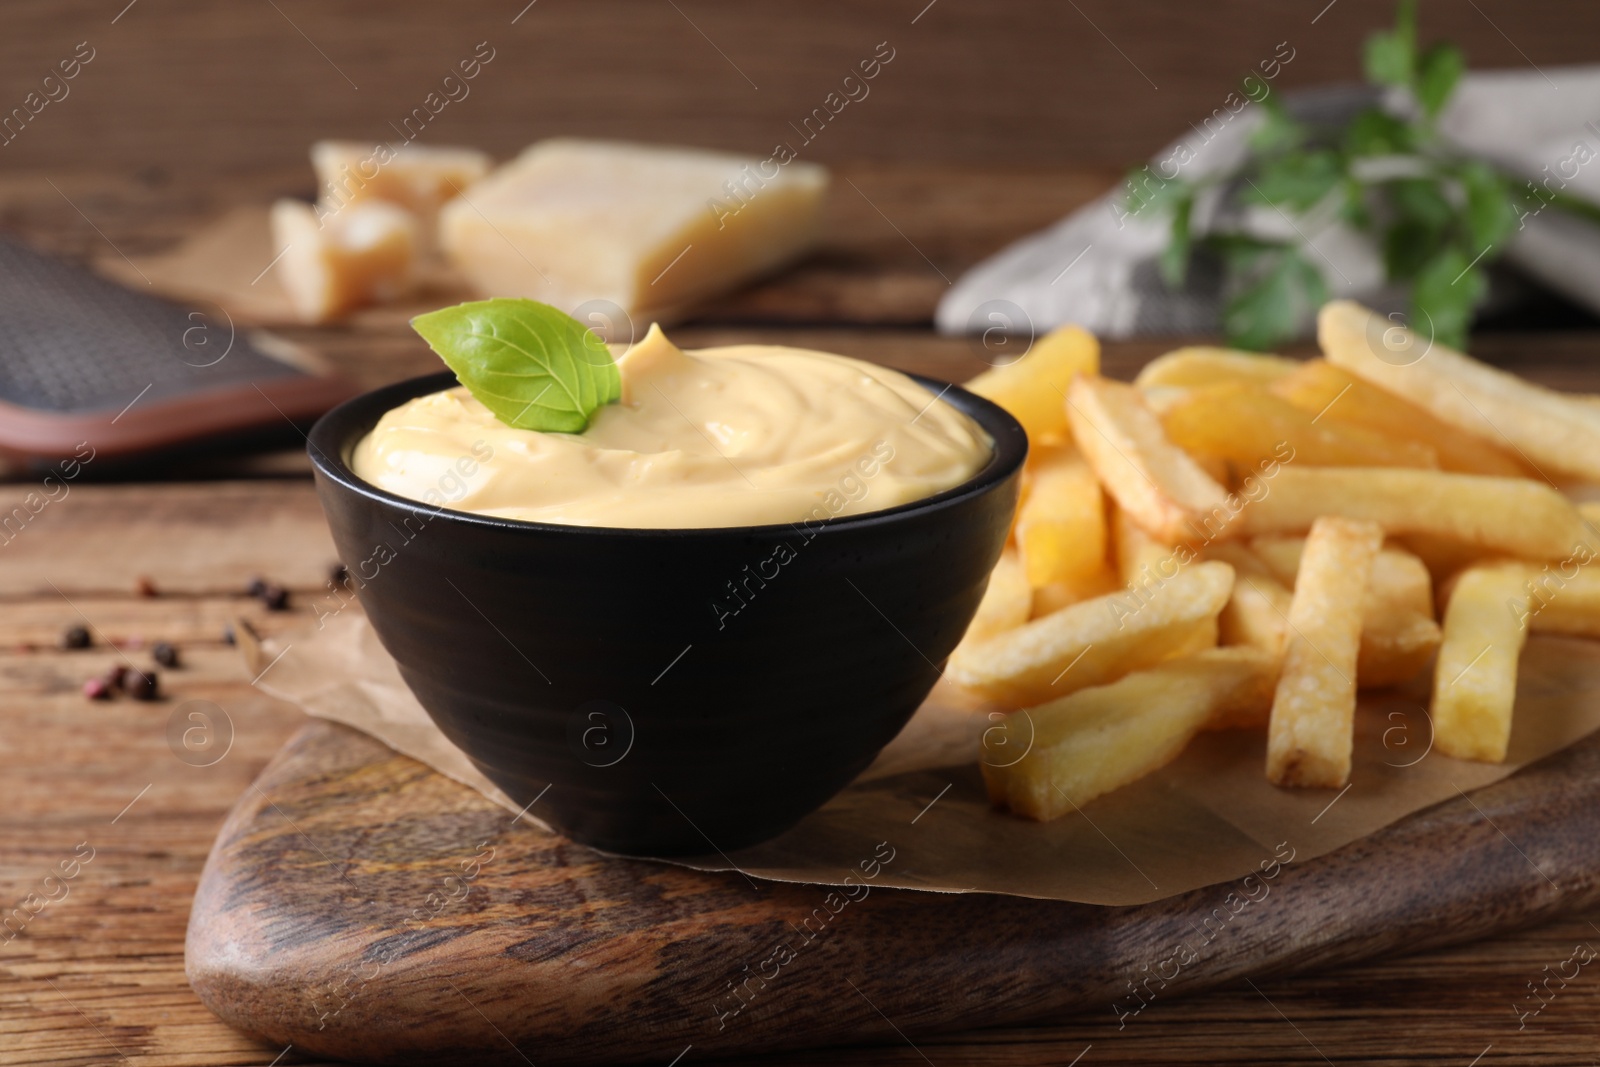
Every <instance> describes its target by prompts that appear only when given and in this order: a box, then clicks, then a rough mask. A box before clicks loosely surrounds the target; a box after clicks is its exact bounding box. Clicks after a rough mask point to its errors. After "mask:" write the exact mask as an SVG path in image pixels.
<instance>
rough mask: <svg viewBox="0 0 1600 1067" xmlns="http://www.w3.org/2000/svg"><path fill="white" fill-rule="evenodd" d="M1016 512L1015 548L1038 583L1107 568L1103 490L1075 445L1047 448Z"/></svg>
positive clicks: (1075, 578) (1079, 579)
mask: <svg viewBox="0 0 1600 1067" xmlns="http://www.w3.org/2000/svg"><path fill="white" fill-rule="evenodd" d="M1032 481H1033V484H1032V487H1031V488H1030V489H1029V492H1028V499H1027V502H1026V503H1024V504H1023V505H1022V508H1021V510H1020V511H1019V512H1018V513H1017V528H1016V536H1017V551H1018V553H1019V554H1020V555H1021V557H1022V565H1023V568H1024V569H1025V570H1026V572H1027V575H1028V584H1030V585H1032V586H1033V587H1034V588H1038V587H1040V586H1044V585H1049V584H1050V583H1052V582H1066V583H1072V584H1081V583H1083V582H1084V581H1085V580H1086V579H1088V578H1089V577H1091V576H1093V575H1096V574H1099V573H1100V572H1102V571H1104V570H1105V569H1106V513H1105V495H1104V494H1103V493H1102V492H1101V491H1100V483H1099V482H1098V481H1097V480H1096V479H1095V476H1094V471H1093V470H1091V469H1090V467H1089V464H1088V463H1087V462H1085V461H1084V459H1083V457H1082V456H1081V455H1079V453H1078V450H1077V449H1075V448H1073V447H1072V446H1071V445H1063V446H1060V447H1058V448H1052V449H1048V450H1047V454H1046V455H1044V456H1043V457H1042V458H1041V459H1040V460H1039V462H1038V464H1037V465H1036V466H1035V467H1034V469H1033V479H1032Z"/></svg>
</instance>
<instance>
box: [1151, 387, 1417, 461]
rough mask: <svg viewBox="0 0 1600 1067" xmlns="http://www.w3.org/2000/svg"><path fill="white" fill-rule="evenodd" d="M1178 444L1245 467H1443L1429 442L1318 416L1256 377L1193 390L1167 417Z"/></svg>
mask: <svg viewBox="0 0 1600 1067" xmlns="http://www.w3.org/2000/svg"><path fill="white" fill-rule="evenodd" d="M1161 425H1162V428H1163V429H1165V430H1166V432H1167V437H1168V438H1170V439H1171V441H1172V443H1173V444H1175V445H1177V446H1178V447H1179V448H1182V449H1184V450H1185V451H1187V452H1190V453H1192V454H1194V455H1195V456H1215V457H1218V458H1221V459H1224V460H1227V461H1228V462H1229V463H1232V464H1234V465H1236V466H1238V467H1241V468H1244V469H1246V470H1254V469H1256V468H1258V467H1260V466H1261V464H1263V463H1266V462H1269V461H1271V460H1274V459H1276V460H1280V461H1282V460H1286V459H1288V458H1289V457H1290V456H1293V457H1294V462H1296V463H1305V464H1310V465H1312V466H1317V467H1424V468H1436V467H1438V466H1439V456H1438V453H1436V452H1435V451H1434V450H1433V449H1432V448H1431V447H1430V446H1428V445H1423V444H1418V443H1417V442H1415V441H1407V440H1404V439H1402V438H1399V437H1395V436H1393V435H1391V434H1386V433H1383V432H1382V431H1379V430H1373V429H1369V428H1367V427H1365V426H1353V425H1350V424H1348V423H1339V422H1334V421H1332V420H1318V419H1317V418H1316V417H1315V415H1310V414H1307V413H1306V412H1304V411H1302V410H1301V409H1300V408H1297V407H1295V406H1294V405H1293V404H1291V403H1289V401H1287V400H1285V399H1283V398H1282V397H1281V396H1278V395H1277V394H1276V393H1273V392H1271V391H1269V390H1267V389H1266V388H1264V387H1262V386H1259V385H1254V384H1251V383H1249V382H1230V383H1227V384H1224V385H1213V386H1207V387H1206V388H1203V389H1191V390H1190V391H1189V395H1188V396H1186V397H1184V398H1183V399H1182V400H1181V401H1178V402H1177V403H1175V404H1173V405H1171V406H1170V407H1169V408H1168V409H1167V410H1166V412H1165V414H1163V415H1162V417H1161Z"/></svg>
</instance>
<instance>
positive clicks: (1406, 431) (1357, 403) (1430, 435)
mask: <svg viewBox="0 0 1600 1067" xmlns="http://www.w3.org/2000/svg"><path fill="white" fill-rule="evenodd" d="M1272 391H1273V392H1275V393H1277V394H1278V395H1279V396H1281V397H1283V398H1284V399H1285V400H1287V401H1289V403H1291V404H1293V405H1295V406H1296V407H1298V408H1300V409H1301V410H1302V411H1305V412H1307V413H1309V414H1311V415H1312V416H1314V417H1317V421H1319V422H1322V421H1333V422H1339V423H1345V424H1348V425H1351V426H1364V427H1366V428H1368V429H1370V430H1376V431H1379V432H1381V433H1384V434H1387V435H1389V436H1392V437H1398V438H1404V439H1406V440H1410V441H1414V442H1416V443H1417V444H1420V445H1426V446H1428V447H1430V448H1432V449H1433V450H1434V454H1435V455H1437V456H1438V457H1439V467H1440V468H1441V469H1443V470H1447V471H1458V472H1460V473H1462V474H1492V475H1495V476H1497V477H1501V478H1521V477H1526V476H1527V474H1528V470H1527V468H1526V467H1524V466H1523V464H1521V463H1519V462H1517V460H1516V459H1514V458H1512V456H1511V455H1510V454H1508V453H1506V452H1505V451H1503V450H1501V449H1499V448H1497V447H1495V446H1494V445H1492V444H1490V443H1489V442H1487V441H1485V440H1483V439H1482V438H1480V437H1475V436H1473V435H1472V434H1469V433H1465V432H1463V431H1461V430H1458V429H1456V428H1455V427H1454V426H1451V425H1450V424H1449V423H1446V422H1441V421H1440V420H1438V419H1436V418H1434V417H1433V416H1432V415H1430V414H1428V412H1426V411H1424V410H1423V409H1422V408H1419V407H1417V405H1415V404H1413V403H1411V402H1410V401H1408V400H1402V399H1401V398H1400V397H1398V396H1395V395H1394V394H1393V393H1387V392H1384V391H1383V390H1382V389H1380V388H1378V387H1377V386H1375V385H1373V384H1371V383H1370V382H1366V381H1363V380H1362V379H1360V378H1357V377H1356V376H1355V375H1353V374H1350V373H1349V372H1348V371H1344V370H1340V369H1339V368H1338V367H1335V366H1334V365H1333V364H1331V363H1329V362H1328V361H1327V360H1325V359H1313V360H1311V361H1310V362H1308V363H1306V364H1304V365H1303V366H1301V367H1300V368H1299V369H1298V370H1296V371H1295V372H1294V373H1293V374H1289V375H1286V376H1284V377H1282V378H1279V379H1278V380H1277V381H1275V382H1273V383H1272Z"/></svg>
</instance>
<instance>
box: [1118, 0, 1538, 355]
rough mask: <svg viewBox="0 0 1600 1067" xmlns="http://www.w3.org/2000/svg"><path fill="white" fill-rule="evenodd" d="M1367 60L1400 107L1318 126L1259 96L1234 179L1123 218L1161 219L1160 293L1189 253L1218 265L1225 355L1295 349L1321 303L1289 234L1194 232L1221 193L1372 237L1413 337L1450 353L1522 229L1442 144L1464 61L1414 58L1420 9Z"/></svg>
mask: <svg viewBox="0 0 1600 1067" xmlns="http://www.w3.org/2000/svg"><path fill="white" fill-rule="evenodd" d="M1364 58H1365V70H1366V78H1367V81H1368V82H1369V83H1371V84H1372V85H1374V86H1376V87H1379V88H1383V89H1394V90H1400V93H1399V94H1397V95H1398V96H1400V97H1401V98H1402V100H1403V101H1404V103H1403V104H1401V105H1400V106H1397V107H1395V108H1392V109H1390V108H1386V107H1383V106H1374V107H1369V108H1366V109H1364V110H1362V111H1361V112H1360V113H1359V114H1357V115H1356V116H1355V117H1354V118H1353V119H1351V121H1350V122H1348V123H1347V124H1345V125H1344V126H1343V127H1336V128H1315V127H1312V126H1311V125H1309V124H1307V123H1304V122H1301V121H1298V120H1296V119H1295V118H1294V117H1293V116H1291V115H1290V114H1289V112H1288V110H1287V109H1286V108H1285V107H1284V106H1283V103H1282V101H1281V100H1279V99H1278V97H1277V95H1276V94H1272V95H1268V96H1267V97H1265V98H1264V99H1263V100H1262V101H1261V103H1260V106H1261V107H1262V108H1263V109H1264V110H1265V112H1266V115H1265V118H1264V120H1263V121H1262V122H1261V124H1260V126H1259V127H1258V128H1257V129H1256V130H1255V131H1254V133H1253V135H1252V137H1251V141H1250V154H1249V156H1248V158H1247V159H1246V161H1245V162H1244V163H1243V164H1242V165H1241V166H1240V167H1239V168H1237V169H1235V170H1233V171H1231V172H1229V173H1225V174H1218V175H1214V176H1209V177H1207V178H1205V179H1203V180H1195V181H1190V180H1185V179H1183V178H1181V177H1179V178H1177V179H1173V180H1170V181H1167V182H1166V183H1165V184H1164V185H1162V186H1161V188H1160V190H1159V192H1158V194H1157V195H1155V196H1153V197H1152V196H1149V195H1148V194H1144V195H1138V194H1135V195H1133V196H1130V199H1129V209H1130V211H1132V212H1134V213H1138V212H1140V211H1146V210H1151V209H1155V210H1156V211H1158V212H1164V213H1165V214H1166V215H1167V216H1168V219H1169V223H1170V236H1169V240H1168V244H1167V246H1166V248H1165V250H1164V251H1163V253H1162V256H1161V261H1160V262H1161V269H1162V276H1163V279H1164V280H1165V281H1166V283H1167V284H1168V285H1169V286H1172V287H1174V288H1176V287H1179V286H1181V285H1182V284H1183V282H1184V278H1185V276H1186V274H1187V271H1188V268H1189V264H1190V261H1191V259H1192V257H1193V255H1194V253H1195V251H1196V250H1197V249H1202V248H1203V249H1207V250H1209V251H1210V252H1212V253H1214V254H1215V255H1216V256H1217V257H1218V258H1219V259H1220V262H1221V263H1222V265H1223V270H1224V276H1225V279H1226V281H1225V289H1224V295H1225V298H1226V306H1225V308H1224V312H1223V328H1224V330H1225V331H1226V333H1227V335H1228V338H1229V341H1230V342H1231V343H1232V344H1235V345H1237V346H1239V347H1242V348H1250V349H1256V350H1263V349H1268V348H1272V347H1274V346H1276V345H1278V344H1280V343H1281V342H1283V341H1286V340H1290V339H1292V338H1293V337H1294V336H1295V335H1296V334H1297V333H1298V331H1299V329H1300V328H1301V325H1302V324H1303V323H1304V322H1305V321H1306V320H1307V318H1308V316H1309V314H1310V313H1311V312H1313V311H1314V310H1315V309H1316V308H1317V307H1318V306H1320V305H1321V304H1322V303H1323V301H1325V300H1326V299H1327V286H1326V284H1325V283H1324V281H1323V277H1322V273H1321V271H1320V270H1319V269H1318V267H1317V265H1316V262H1315V260H1314V258H1313V257H1315V256H1316V254H1317V253H1316V252H1315V251H1313V250H1312V249H1310V248H1309V246H1308V244H1307V240H1308V239H1307V237H1306V236H1305V235H1303V234H1302V233H1301V232H1300V231H1301V229H1302V227H1300V226H1299V225H1298V223H1297V224H1296V225H1295V227H1294V228H1295V229H1296V231H1297V232H1296V235H1295V237H1294V238H1291V239H1286V240H1278V239H1272V238H1265V237H1261V236H1258V235H1256V234H1252V233H1249V232H1246V231H1244V230H1242V229H1235V230H1220V231H1212V232H1208V233H1205V234H1196V233H1195V232H1194V230H1193V228H1192V225H1191V218H1192V215H1193V209H1194V205H1195V198H1196V197H1197V196H1198V195H1199V194H1200V193H1201V192H1202V190H1204V189H1206V188H1208V187H1210V186H1213V185H1218V184H1225V185H1226V186H1227V187H1228V188H1229V190H1230V192H1229V193H1228V194H1227V195H1230V196H1234V197H1236V198H1237V202H1238V203H1240V204H1244V205H1265V206H1267V207H1271V208H1274V209H1276V210H1278V211H1279V212H1281V213H1283V214H1284V215H1285V216H1286V217H1289V218H1291V219H1295V218H1308V217H1311V216H1315V217H1317V218H1320V219H1325V220H1329V221H1331V220H1334V219H1337V220H1342V221H1343V222H1344V223H1345V224H1346V225H1348V226H1349V227H1351V228H1352V229H1354V230H1356V231H1358V232H1362V233H1365V234H1367V235H1369V236H1370V237H1371V238H1372V239H1373V241H1374V242H1375V244H1376V245H1377V247H1378V248H1379V249H1380V250H1381V252H1382V255H1383V265H1384V271H1385V274H1386V276H1387V278H1388V279H1389V281H1391V282H1396V283H1403V284H1405V285H1408V286H1409V288H1410V311H1411V322H1412V325H1413V326H1414V327H1415V328H1418V329H1421V330H1425V331H1429V332H1431V335H1432V336H1433V337H1435V338H1437V339H1438V340H1439V341H1441V342H1442V343H1444V344H1447V345H1451V346H1454V347H1460V346H1461V345H1462V343H1463V341H1464V340H1465V336H1466V332H1467V326H1468V324H1469V323H1470V322H1471V318H1472V310H1473V308H1474V307H1475V306H1476V305H1477V304H1478V302H1479V301H1480V300H1482V298H1483V296H1484V294H1485V292H1486V290H1487V288H1488V282H1487V278H1486V275H1485V273H1484V268H1485V266H1486V265H1487V264H1488V263H1489V262H1491V261H1492V260H1493V259H1495V258H1497V257H1498V255H1499V254H1500V252H1501V251H1502V250H1503V248H1504V246H1505V243H1506V239H1507V238H1508V236H1509V235H1510V233H1511V231H1512V230H1513V229H1515V227H1516V226H1517V221H1518V213H1517V210H1516V206H1515V204H1516V201H1514V199H1513V193H1512V191H1511V186H1510V183H1509V182H1508V181H1507V180H1506V178H1505V177H1503V176H1502V175H1501V174H1500V173H1499V172H1497V171H1496V170H1495V169H1494V168H1493V167H1491V166H1489V165H1488V164H1486V163H1482V162H1479V161H1476V160H1470V159H1463V158H1460V157H1459V156H1457V155H1455V154H1454V153H1452V152H1451V151H1450V150H1449V148H1448V146H1447V145H1445V144H1444V143H1443V142H1442V139H1441V138H1440V137H1439V135H1438V132H1437V130H1436V124H1437V120H1438V117H1439V115H1440V113H1441V112H1442V111H1443V110H1444V107H1445V105H1446V104H1447V103H1448V102H1449V100H1450V97H1451V94H1452V93H1453V92H1454V91H1455V88H1456V83H1457V82H1458V81H1459V80H1460V78H1461V74H1462V72H1463V71H1464V70H1465V69H1466V63H1465V60H1464V59H1463V57H1462V54H1461V52H1460V50H1459V49H1457V48H1456V47H1455V46H1454V45H1451V44H1448V43H1444V42H1440V43H1436V44H1433V45H1431V46H1429V47H1427V48H1420V47H1419V46H1418V43H1417V12H1416V3H1415V0H1401V2H1400V4H1399V9H1398V12H1397V15H1396V19H1395V26H1394V28H1393V29H1391V30H1385V31H1381V32H1378V33H1375V34H1373V35H1372V36H1370V37H1369V38H1368V39H1367V42H1366V48H1365V56H1364ZM1134 175H1135V176H1134V177H1130V179H1129V183H1130V188H1137V187H1138V186H1137V185H1135V181H1136V180H1142V181H1144V184H1145V186H1146V188H1148V185H1149V182H1148V179H1147V176H1145V175H1144V174H1142V172H1141V171H1135V172H1134Z"/></svg>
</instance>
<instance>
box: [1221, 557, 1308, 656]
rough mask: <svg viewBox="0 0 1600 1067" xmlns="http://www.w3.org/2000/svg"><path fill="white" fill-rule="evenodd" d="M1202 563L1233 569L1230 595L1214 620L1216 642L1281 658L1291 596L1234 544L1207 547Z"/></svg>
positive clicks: (1263, 564)
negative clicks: (1206, 561) (1213, 563)
mask: <svg viewBox="0 0 1600 1067" xmlns="http://www.w3.org/2000/svg"><path fill="white" fill-rule="evenodd" d="M1204 556H1205V558H1206V559H1214V560H1220V561H1221V562H1223V563H1226V564H1228V566H1230V567H1232V568H1233V575H1234V577H1233V595H1232V596H1230V597H1229V598H1228V603H1227V605H1226V606H1224V607H1223V609H1222V614H1221V615H1219V616H1218V617H1217V639H1218V641H1219V642H1220V643H1221V644H1222V645H1224V646H1231V645H1248V646H1250V647H1252V648H1258V649H1260V650H1261V651H1263V652H1265V653H1267V654H1268V655H1271V656H1273V657H1279V656H1281V655H1283V642H1284V635H1285V633H1286V632H1287V630H1288V627H1289V605H1290V603H1291V601H1292V600H1293V594H1292V593H1290V591H1289V587H1288V586H1286V585H1285V584H1284V583H1283V582H1281V581H1279V580H1278V578H1277V577H1276V576H1275V575H1274V574H1273V573H1272V572H1271V571H1270V570H1269V569H1268V568H1267V565H1266V564H1265V563H1263V562H1262V561H1261V560H1260V559H1257V558H1256V556H1255V554H1254V553H1253V552H1251V551H1250V550H1249V549H1248V548H1246V547H1244V546H1243V545H1241V544H1239V543H1238V542H1219V543H1217V544H1214V545H1208V546H1207V547H1206V549H1205V552H1204Z"/></svg>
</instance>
